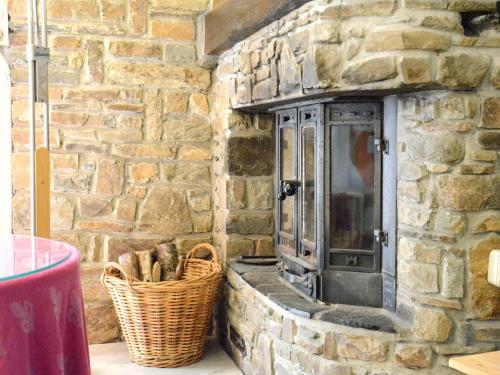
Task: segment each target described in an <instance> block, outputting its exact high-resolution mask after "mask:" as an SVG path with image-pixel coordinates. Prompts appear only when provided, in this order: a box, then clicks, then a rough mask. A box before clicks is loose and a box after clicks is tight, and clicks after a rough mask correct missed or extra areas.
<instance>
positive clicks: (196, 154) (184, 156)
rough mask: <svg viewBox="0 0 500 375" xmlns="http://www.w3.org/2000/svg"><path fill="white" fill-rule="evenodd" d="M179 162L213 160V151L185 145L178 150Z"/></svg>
mask: <svg viewBox="0 0 500 375" xmlns="http://www.w3.org/2000/svg"><path fill="white" fill-rule="evenodd" d="M177 159H179V160H193V161H196V160H211V159H212V151H211V150H210V148H208V147H198V146H190V145H183V146H180V147H179V149H178V150H177Z"/></svg>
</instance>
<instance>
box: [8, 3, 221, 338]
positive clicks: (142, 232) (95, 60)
mask: <svg viewBox="0 0 500 375" xmlns="http://www.w3.org/2000/svg"><path fill="white" fill-rule="evenodd" d="M24 4H25V1H21V0H12V1H9V15H10V17H11V20H10V25H9V26H10V29H11V33H10V45H11V48H10V53H9V55H10V56H9V58H10V62H11V74H12V126H13V129H12V132H13V137H12V138H13V165H12V167H13V185H14V186H13V188H14V197H13V206H14V208H13V226H14V232H16V233H24V232H26V231H27V230H28V229H29V201H28V187H29V175H28V170H29V169H28V153H27V151H28V148H27V144H28V127H27V125H28V124H27V71H26V69H27V68H26V63H25V56H24V53H25V52H24V51H25V49H24V46H25V43H26V25H25V18H24V17H25V10H24ZM207 6H208V1H207V0H78V1H72V0H48V2H47V9H48V19H49V44H50V47H51V57H52V60H51V66H50V96H51V116H50V121H51V137H50V142H51V159H52V181H51V187H52V199H51V210H52V211H51V214H52V217H51V222H52V224H51V225H52V237H53V238H54V239H58V240H62V241H65V242H68V243H70V244H73V245H75V246H76V247H77V248H78V249H79V250H80V252H81V259H82V263H83V265H82V275H83V278H82V282H83V287H84V296H85V302H86V314H87V322H88V329H89V339H90V341H91V342H101V341H107V340H112V339H114V338H116V337H117V336H118V328H117V325H116V321H115V318H114V312H113V308H112V305H111V303H110V300H109V296H108V295H107V293H106V292H105V291H104V290H103V289H102V287H100V286H99V284H98V276H99V273H100V272H101V270H102V265H103V263H104V262H106V261H109V260H116V258H117V256H118V255H119V254H121V253H122V252H124V251H127V250H128V249H130V248H133V249H145V248H149V247H151V246H152V245H153V244H155V243H158V242H162V241H173V242H175V243H176V245H177V246H178V247H179V248H180V250H181V251H182V252H185V251H187V250H188V249H190V248H191V246H192V245H193V244H196V243H198V242H205V241H209V242H210V241H211V236H212V235H211V231H212V210H211V209H212V203H211V201H212V200H211V188H210V187H211V159H212V152H211V139H212V135H211V125H210V119H209V116H208V112H209V107H208V101H207V96H206V94H207V89H208V87H209V85H210V72H209V71H208V70H207V69H205V68H203V67H202V66H200V64H199V62H198V59H197V55H196V52H195V39H196V33H197V30H196V26H195V17H196V16H197V14H199V13H200V12H202V11H204V10H205V9H206V7H207ZM39 113H40V112H39ZM40 130H41V129H40ZM37 141H38V142H39V144H40V143H41V142H42V133H41V131H40V132H39V133H38V134H37Z"/></svg>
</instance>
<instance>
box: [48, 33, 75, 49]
mask: <svg viewBox="0 0 500 375" xmlns="http://www.w3.org/2000/svg"><path fill="white" fill-rule="evenodd" d="M80 45H81V41H80V38H79V37H78V36H73V35H55V36H52V37H49V47H50V48H55V49H75V48H80Z"/></svg>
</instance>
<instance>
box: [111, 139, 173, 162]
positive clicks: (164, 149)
mask: <svg viewBox="0 0 500 375" xmlns="http://www.w3.org/2000/svg"><path fill="white" fill-rule="evenodd" d="M113 151H114V152H113V153H114V154H115V155H117V156H120V157H124V158H133V157H143V158H158V159H167V160H168V159H173V158H174V157H175V153H176V149H175V147H170V146H168V145H163V144H154V145H153V144H141V143H139V144H124V145H116V146H115V147H114V149H113Z"/></svg>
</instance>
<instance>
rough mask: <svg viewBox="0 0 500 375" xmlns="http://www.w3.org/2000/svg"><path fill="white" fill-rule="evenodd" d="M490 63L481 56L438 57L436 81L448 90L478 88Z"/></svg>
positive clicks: (486, 58) (487, 58) (487, 57)
mask: <svg viewBox="0 0 500 375" xmlns="http://www.w3.org/2000/svg"><path fill="white" fill-rule="evenodd" d="M490 63H491V58H490V57H489V56H485V55H481V54H475V55H471V54H465V53H460V54H447V55H444V54H443V55H440V56H438V60H437V81H438V82H439V83H440V84H442V85H443V86H446V87H450V88H474V87H479V86H481V84H482V82H483V80H484V77H485V76H486V73H487V72H488V70H489V68H490Z"/></svg>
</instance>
